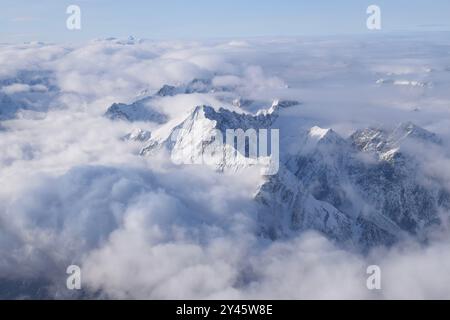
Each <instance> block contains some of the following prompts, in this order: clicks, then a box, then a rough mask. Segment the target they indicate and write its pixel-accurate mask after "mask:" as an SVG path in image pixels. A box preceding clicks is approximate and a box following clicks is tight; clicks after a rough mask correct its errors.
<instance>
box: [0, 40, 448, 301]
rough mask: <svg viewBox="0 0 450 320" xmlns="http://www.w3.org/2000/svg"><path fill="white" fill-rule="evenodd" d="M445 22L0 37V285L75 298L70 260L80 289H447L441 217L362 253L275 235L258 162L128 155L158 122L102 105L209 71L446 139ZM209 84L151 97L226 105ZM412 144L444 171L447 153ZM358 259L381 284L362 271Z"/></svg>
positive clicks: (167, 294) (206, 294)
mask: <svg viewBox="0 0 450 320" xmlns="http://www.w3.org/2000/svg"><path fill="white" fill-rule="evenodd" d="M442 39H443V38H441V37H439V36H433V37H428V38H427V39H425V38H419V39H417V38H415V37H406V38H397V37H392V38H386V39H381V38H380V39H379V41H378V42H376V41H374V40H373V39H372V40H370V41H369V40H365V39H339V40H330V39H282V40H280V39H278V40H261V39H259V40H248V41H230V42H220V41H211V42H204V43H199V42H191V43H185V42H184V43H181V42H180V43H179V42H153V41H135V42H125V43H124V42H121V41H119V40H98V41H92V42H90V43H87V44H85V45H83V46H78V47H70V46H60V45H46V44H40V43H33V44H23V45H1V47H0V70H1V71H0V102H1V101H4V100H2V99H1V98H2V96H1V95H4V97H7V98H8V99H11V100H8V101H13V102H14V104H11V103H10V102H8V103H7V104H4V105H3V104H2V105H0V108H1V109H0V119H1V122H0V150H2V151H1V152H0V185H1V187H0V289H1V290H0V292H1V295H3V296H4V297H11V298H19V297H30V296H31V297H36V296H37V297H63V298H64V297H72V296H73V295H74V293H73V292H70V291H68V290H67V289H66V287H65V280H66V276H67V275H66V274H65V271H66V268H67V266H68V265H70V264H76V265H79V266H80V267H81V270H82V279H83V281H82V285H83V289H84V290H83V293H82V294H85V295H86V296H88V297H106V298H108V297H109V298H163V299H164V298H194V299H196V298H213V299H214V298H237V299H241V298H242V299H248V298H250V299H251V298H305V299H309V298H350V299H359V298H363V299H372V298H450V289H449V288H448V286H446V283H449V282H450V275H449V274H448V272H447V270H449V267H450V239H449V238H448V231H447V230H445V226H446V224H445V223H444V224H443V227H442V228H441V229H439V230H434V231H433V240H432V241H430V243H428V244H426V245H424V244H417V243H416V242H415V241H414V240H405V242H403V243H400V244H398V245H396V246H395V247H393V248H389V249H386V248H378V249H374V250H373V252H370V253H369V254H367V255H364V256H363V255H361V254H359V253H356V252H352V251H346V250H344V249H342V248H340V247H339V246H338V245H336V244H334V243H332V242H330V241H329V240H327V239H326V238H325V237H324V236H322V235H320V234H317V233H314V232H306V233H303V234H299V235H298V237H295V238H292V239H284V240H279V241H271V240H269V239H265V238H263V237H261V236H260V235H259V234H258V232H257V231H258V229H257V208H256V204H255V202H254V201H253V196H254V192H255V190H256V187H257V186H258V184H259V183H261V177H260V176H259V175H258V172H257V171H256V170H255V171H253V170H251V169H249V170H248V171H245V172H243V173H242V172H241V173H239V174H232V173H227V174H221V173H217V172H213V171H211V170H209V169H207V168H205V167H197V166H192V167H191V166H187V167H178V166H175V165H173V164H172V163H171V161H170V157H169V156H168V155H166V156H164V155H159V156H157V157H142V156H139V155H138V152H139V149H140V147H141V145H139V143H138V142H130V141H124V140H123V139H122V137H123V136H125V135H126V134H127V133H129V132H130V131H131V130H132V129H134V128H135V127H136V126H139V127H141V128H143V129H148V130H150V131H152V130H154V129H158V128H157V126H156V125H155V124H152V123H137V124H136V123H135V124H130V123H127V122H121V121H110V120H108V119H106V118H104V117H103V116H102V115H103V113H104V112H105V111H106V109H107V108H108V107H109V106H110V105H111V104H112V103H114V102H124V103H128V102H132V101H134V100H135V99H136V97H137V96H138V95H139V94H140V93H142V92H144V94H145V92H147V93H148V92H150V93H154V92H156V91H157V90H158V89H159V88H160V87H161V86H163V85H164V84H170V85H177V84H185V83H187V82H189V81H191V80H192V79H195V78H208V79H212V81H213V84H214V85H216V86H226V87H233V88H235V90H236V91H237V94H238V95H239V96H242V97H245V98H248V99H255V100H260V101H267V100H270V99H273V98H286V99H296V100H299V101H301V102H302V103H303V104H302V108H296V109H293V110H289V111H287V112H289V114H288V116H289V117H290V118H291V119H293V121H292V124H291V125H292V126H293V127H295V126H297V125H299V126H300V124H301V125H302V126H308V125H311V126H313V125H319V126H321V127H333V128H334V129H335V130H336V131H338V132H339V133H341V134H343V135H344V136H345V135H347V134H350V133H351V132H352V131H354V130H355V129H357V128H361V127H365V126H370V125H371V126H379V125H383V126H388V127H389V126H394V125H396V124H397V123H399V122H401V121H406V120H412V121H414V122H415V123H417V124H419V125H422V126H424V127H426V128H427V129H429V130H431V131H434V132H436V133H438V134H439V135H440V136H441V137H442V138H443V140H444V142H445V141H447V139H448V137H450V131H449V129H448V128H450V126H449V120H448V119H450V117H449V115H450V109H449V108H448V107H449V105H450V93H449V92H448V90H447V88H448V85H449V84H450V59H449V58H448V52H450V44H449V43H447V42H445V41H443V40H442ZM386 48H389V49H388V50H386ZM443 53H446V54H443ZM380 79H381V80H382V81H379V80H380ZM219 98H221V97H219V96H217V95H208V94H192V95H180V96H176V97H167V98H164V99H160V100H158V101H155V108H158V109H159V110H160V111H163V112H164V113H165V114H167V115H168V116H169V117H170V118H171V119H172V120H173V121H175V122H176V119H179V118H183V116H184V115H186V114H187V113H188V112H189V111H190V110H191V109H192V108H193V107H194V106H196V105H200V104H211V105H214V106H220V105H221V104H224V105H225V106H226V107H229V108H233V106H232V105H231V103H230V102H229V101H228V100H227V96H226V95H225V97H223V99H222V100H220V99H219ZM5 101H6V100H5ZM11 106H14V107H15V109H14V110H12V111H11V112H10V113H8V114H6V113H4V114H5V117H4V118H2V114H3V111H4V110H6V108H10V107H11ZM445 144H446V142H445ZM444 149H445V150H448V148H447V146H445V148H444ZM439 152H442V150H440V151H439ZM417 154H419V155H421V161H423V162H424V163H426V164H427V170H429V171H430V172H431V173H433V175H435V176H440V177H441V179H442V180H443V181H444V182H445V181H450V164H449V163H448V160H447V159H448V155H446V154H441V153H438V151H436V150H417ZM449 189H450V185H449ZM443 219H444V221H445V219H446V217H445V216H444V217H443ZM372 264H376V265H379V266H380V267H381V270H382V290H381V291H369V290H368V289H367V287H366V279H367V277H368V275H367V274H366V269H367V267H368V266H369V265H372Z"/></svg>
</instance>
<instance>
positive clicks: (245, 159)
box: [141, 106, 277, 171]
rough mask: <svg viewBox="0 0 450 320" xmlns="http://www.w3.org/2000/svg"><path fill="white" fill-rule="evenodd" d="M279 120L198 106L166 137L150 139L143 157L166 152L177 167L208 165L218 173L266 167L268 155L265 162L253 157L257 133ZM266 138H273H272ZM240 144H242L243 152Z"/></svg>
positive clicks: (165, 135)
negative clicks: (252, 150)
mask: <svg viewBox="0 0 450 320" xmlns="http://www.w3.org/2000/svg"><path fill="white" fill-rule="evenodd" d="M276 117H277V115H276V114H275V113H267V114H258V115H252V114H244V113H237V112H234V111H230V110H228V109H224V108H220V109H219V110H218V111H216V110H215V109H214V108H213V107H210V106H198V107H196V108H194V110H193V111H192V112H191V113H190V114H189V116H188V117H187V118H186V119H185V120H184V121H182V122H181V123H180V124H178V125H176V126H175V127H174V128H172V129H170V130H166V131H165V130H162V131H163V132H164V134H163V135H159V136H158V134H156V135H155V137H153V138H152V139H150V141H149V142H148V143H147V145H146V146H145V147H144V148H143V149H142V151H141V154H142V155H151V154H153V153H155V152H157V151H158V150H160V149H161V148H164V149H165V150H167V151H169V152H170V154H171V157H172V160H173V161H174V162H175V163H179V164H206V165H212V166H213V167H215V168H216V169H218V170H225V169H229V170H232V171H236V170H239V169H242V168H245V167H248V166H254V165H257V164H261V163H260V162H263V163H266V162H267V161H269V159H268V158H269V157H268V154H265V155H264V157H265V159H264V158H261V157H259V155H260V154H259V153H258V150H256V153H252V152H251V149H252V148H253V147H255V148H259V143H260V142H261V136H259V133H258V131H259V130H267V129H269V128H271V125H272V123H273V121H274V120H275V119H276ZM230 132H232V133H233V134H236V132H237V135H236V136H232V137H230ZM239 134H242V136H239ZM246 138H248V139H251V138H253V139H254V140H252V141H250V140H246ZM265 138H270V135H267V136H265ZM241 139H243V140H241ZM240 142H243V146H241V148H240V145H239V143H240Z"/></svg>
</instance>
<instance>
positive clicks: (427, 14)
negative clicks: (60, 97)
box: [0, 0, 450, 42]
mask: <svg viewBox="0 0 450 320" xmlns="http://www.w3.org/2000/svg"><path fill="white" fill-rule="evenodd" d="M1 4H2V8H1V10H0V42H23V41H35V40H39V41H52V42H72V41H76V42H78V41H80V40H88V39H92V38H99V37H111V36H115V37H127V36H129V35H134V36H136V37H140V38H154V39H195V38H219V37H253V36H297V35H299V36H302V35H331V34H360V33H364V32H368V30H367V29H366V18H367V15H366V8H367V7H368V6H369V5H371V4H377V5H379V6H380V7H381V9H382V18H383V20H382V22H383V30H382V31H383V32H397V31H401V32H403V31H418V30H419V31H427V30H445V31H450V0H432V1H431V0H409V1H408V0H371V1H366V0H340V1H337V0H315V1H312V0H226V1H225V0H220V1H217V0H191V1H188V0H166V1H157V0H147V1H145V0H126V1H125V0H77V1H76V0H70V1H67V0H40V1H36V0H1ZM70 4H77V5H79V6H80V7H81V10H82V30H81V31H68V30H67V29H66V19H67V16H68V15H67V14H66V7H67V6H68V5H70Z"/></svg>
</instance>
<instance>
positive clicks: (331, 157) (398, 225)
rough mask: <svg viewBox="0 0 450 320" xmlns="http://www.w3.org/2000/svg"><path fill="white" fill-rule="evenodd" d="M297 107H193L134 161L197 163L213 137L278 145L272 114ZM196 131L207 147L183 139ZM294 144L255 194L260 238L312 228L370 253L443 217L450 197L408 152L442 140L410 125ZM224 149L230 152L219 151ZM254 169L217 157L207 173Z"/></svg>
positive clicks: (313, 131)
mask: <svg viewBox="0 0 450 320" xmlns="http://www.w3.org/2000/svg"><path fill="white" fill-rule="evenodd" d="M298 104H299V103H293V102H289V103H284V102H281V103H280V102H274V103H273V104H272V106H271V107H269V108H267V109H263V110H260V111H259V112H257V113H254V114H249V113H245V112H242V113H238V112H234V111H230V110H228V109H224V108H219V109H218V110H216V109H214V108H213V107H209V106H199V107H196V108H195V109H194V110H193V111H192V112H191V113H190V114H189V116H188V117H187V118H186V119H184V120H183V121H181V122H180V123H178V125H175V126H172V125H171V126H172V127H171V128H170V130H166V131H165V134H164V135H158V134H156V135H155V136H153V135H152V137H151V138H149V139H147V140H145V139H143V140H140V141H144V140H145V141H146V142H145V143H146V145H145V146H144V147H143V149H142V151H141V155H145V156H149V155H152V154H153V153H155V152H158V150H161V149H165V150H167V151H169V152H170V153H171V155H172V156H173V159H177V160H178V162H179V163H196V164H202V161H201V157H202V155H203V154H204V152H205V149H206V148H207V147H208V146H209V145H211V144H212V143H213V141H214V138H213V134H212V132H213V131H214V130H219V131H220V132H222V133H224V132H225V131H226V130H227V129H237V128H240V129H243V130H244V131H245V130H247V129H256V130H257V129H270V128H277V129H280V131H281V136H282V138H281V139H283V127H282V126H280V124H279V123H278V122H277V120H278V118H279V115H280V113H282V112H283V109H284V108H287V107H292V106H295V105H298ZM180 130H181V131H180ZM179 132H182V134H179ZM196 132H197V133H201V135H200V136H203V137H205V136H206V137H210V140H206V141H205V140H202V141H196V142H195V141H194V143H193V141H192V140H190V139H187V137H188V136H189V135H191V134H193V133H196ZM174 133H176V134H175V135H174ZM296 143H297V144H298V146H297V149H298V152H296V153H294V154H282V156H281V159H282V163H281V164H280V170H279V172H278V174H276V175H274V176H267V177H266V178H265V181H264V183H263V184H261V185H260V186H259V187H258V188H257V192H256V195H255V200H256V201H257V203H258V204H259V205H260V230H261V234H262V235H265V236H267V237H270V238H279V237H285V236H290V235H293V234H298V233H299V232H301V231H304V230H309V229H314V230H317V231H319V232H322V233H324V234H325V235H327V236H328V237H329V238H331V239H334V240H336V241H338V242H340V243H352V244H356V245H358V246H359V247H360V248H369V247H372V246H375V245H390V244H392V243H394V242H395V241H396V240H398V239H399V238H401V237H402V235H407V234H409V235H413V236H421V235H422V233H423V232H424V231H425V230H426V229H427V228H428V227H429V226H432V225H436V224H439V223H440V220H439V216H440V212H442V211H446V212H448V211H449V210H450V195H449V192H448V191H447V190H446V189H445V187H444V186H442V185H441V183H440V182H439V181H438V180H436V179H434V178H433V177H426V174H425V173H424V170H423V168H422V164H421V163H420V161H418V160H417V159H416V157H415V155H414V153H411V152H410V151H411V148H410V146H411V144H412V145H414V144H415V143H419V144H425V145H427V144H432V145H433V146H437V147H439V146H440V145H441V144H442V141H441V139H440V138H439V137H438V136H436V135H435V134H433V133H431V132H428V131H427V130H425V129H423V128H421V127H418V126H416V125H414V124H412V123H409V122H407V123H403V124H400V125H399V126H398V127H397V128H395V129H394V130H388V129H373V128H367V129H363V130H358V131H356V132H355V133H354V134H353V135H351V136H350V137H349V138H343V137H341V136H340V135H339V134H338V133H336V132H335V131H333V130H332V129H322V128H319V127H312V128H309V129H308V130H304V131H300V132H298V136H297V137H296ZM230 147H231V148H234V146H229V145H228V146H227V145H226V146H225V148H230ZM283 150H284V148H282V150H281V152H282V153H283ZM186 157H189V159H186ZM199 159H200V160H199ZM254 164H255V163H252V162H248V161H245V157H243V156H242V157H241V158H240V159H239V160H238V161H230V159H228V158H226V157H223V158H220V161H218V162H217V163H214V167H215V168H216V169H218V170H225V169H233V170H241V169H243V168H246V167H248V166H251V165H254ZM424 177H426V178H427V180H426V183H424V180H423V179H424Z"/></svg>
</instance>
